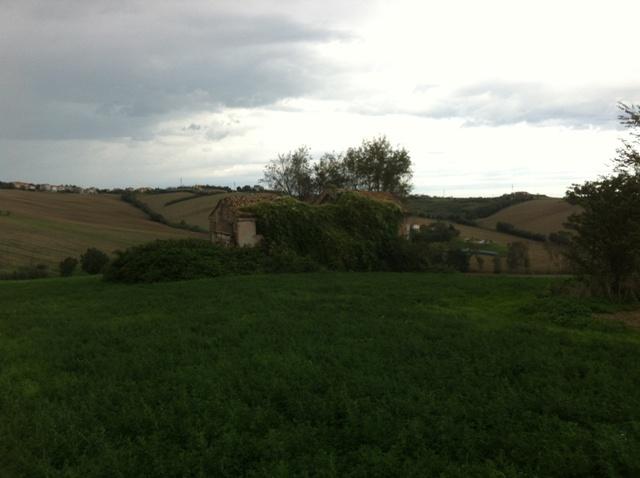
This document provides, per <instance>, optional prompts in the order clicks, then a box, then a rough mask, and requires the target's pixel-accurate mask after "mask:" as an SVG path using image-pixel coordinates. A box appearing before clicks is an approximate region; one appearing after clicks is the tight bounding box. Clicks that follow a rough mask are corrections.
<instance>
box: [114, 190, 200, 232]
mask: <svg viewBox="0 0 640 478" xmlns="http://www.w3.org/2000/svg"><path fill="white" fill-rule="evenodd" d="M120 197H121V199H122V200H123V201H125V202H127V203H129V204H131V205H132V206H135V207H137V208H138V209H140V210H141V211H142V212H144V213H145V214H146V215H147V216H148V217H149V219H151V220H152V221H155V222H159V223H161V224H164V225H166V226H170V227H175V228H178V229H186V230H187V231H193V232H207V230H206V229H203V228H201V227H200V226H194V225H191V224H187V223H186V222H185V221H181V222H171V221H169V220H168V219H167V218H165V217H164V216H163V215H162V214H160V213H158V212H156V211H154V210H153V209H151V208H150V207H149V206H148V205H147V204H145V203H144V202H142V201H140V200H139V199H138V197H137V195H136V193H135V192H133V191H123V192H122V194H121V195H120Z"/></svg>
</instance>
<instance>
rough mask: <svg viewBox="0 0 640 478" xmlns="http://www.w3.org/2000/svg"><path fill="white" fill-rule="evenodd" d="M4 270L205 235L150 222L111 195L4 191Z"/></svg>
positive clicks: (0, 194)
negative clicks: (92, 250) (90, 251)
mask: <svg viewBox="0 0 640 478" xmlns="http://www.w3.org/2000/svg"><path fill="white" fill-rule="evenodd" d="M0 210H2V211H3V212H4V213H6V212H7V211H8V212H9V215H5V214H3V215H0V270H4V271H7V270H13V269H15V268H16V267H19V266H24V265H30V264H39V263H43V264H47V265H49V266H50V267H53V268H54V267H56V266H57V263H58V262H59V261H60V260H62V259H64V258H65V257H68V256H72V257H78V256H79V255H80V254H81V253H82V252H84V251H85V250H86V249H87V248H88V247H97V248H99V249H102V250H104V251H105V252H109V253H112V252H113V251H114V250H116V249H124V248H126V247H129V246H132V245H134V244H139V243H143V242H147V241H152V240H155V239H169V238H187V237H200V238H206V237H207V235H206V234H198V233H193V232H189V231H184V230H180V229H175V228H171V227H168V226H165V225H163V224H159V223H157V222H153V221H151V220H149V219H148V218H147V217H146V216H145V214H144V213H142V212H141V211H139V210H138V209H136V208H134V207H133V206H131V205H129V204H127V203H125V202H123V201H121V200H120V198H119V196H117V195H111V194H98V195H80V194H61V193H45V192H27V191H14V190H0Z"/></svg>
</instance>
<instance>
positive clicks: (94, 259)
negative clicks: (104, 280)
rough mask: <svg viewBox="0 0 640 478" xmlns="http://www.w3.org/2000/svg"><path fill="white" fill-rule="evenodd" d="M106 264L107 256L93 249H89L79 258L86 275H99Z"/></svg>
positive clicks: (107, 261)
mask: <svg viewBox="0 0 640 478" xmlns="http://www.w3.org/2000/svg"><path fill="white" fill-rule="evenodd" d="M108 263H109V256H108V255H107V254H105V253H104V252H102V251H101V250H100V249H96V248H95V247H90V248H89V249H87V251H86V252H85V253H84V254H82V255H81V256H80V264H81V265H82V270H83V271H85V272H86V273H87V274H92V275H93V274H100V273H101V272H102V271H103V270H104V268H105V267H106V265H107V264H108Z"/></svg>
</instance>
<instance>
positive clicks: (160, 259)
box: [104, 239, 267, 282]
mask: <svg viewBox="0 0 640 478" xmlns="http://www.w3.org/2000/svg"><path fill="white" fill-rule="evenodd" d="M266 262H267V261H266V256H265V254H264V251H263V250H262V249H261V248H231V247H225V246H221V245H217V244H211V243H210V242H208V241H204V240H200V239H180V240H164V241H162V240H159V241H154V242H150V243H147V244H142V245H139V246H134V247H131V248H129V249H127V250H126V251H124V252H121V251H117V252H116V258H115V259H114V260H113V261H112V262H111V264H109V267H107V269H106V270H105V274H104V278H105V279H106V280H109V281H116V282H162V281H175V280H187V279H200V278H205V277H216V276H219V275H223V274H231V273H238V274H248V273H254V272H262V271H265V270H266Z"/></svg>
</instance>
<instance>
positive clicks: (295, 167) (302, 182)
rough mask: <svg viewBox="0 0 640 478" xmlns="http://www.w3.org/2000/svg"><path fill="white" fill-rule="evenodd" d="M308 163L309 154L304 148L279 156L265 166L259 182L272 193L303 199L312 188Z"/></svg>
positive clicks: (308, 194) (310, 170)
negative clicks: (272, 191) (271, 190)
mask: <svg viewBox="0 0 640 478" xmlns="http://www.w3.org/2000/svg"><path fill="white" fill-rule="evenodd" d="M310 161H311V153H310V151H309V148H307V147H306V146H301V147H299V148H298V149H296V150H295V151H289V152H288V153H286V154H279V155H278V157H277V158H275V159H272V160H271V161H269V163H268V164H267V165H266V166H265V168H264V177H263V179H262V181H261V182H263V183H265V184H267V186H268V187H269V188H270V189H273V190H274V191H278V192H281V193H284V194H288V195H289V196H294V197H297V198H299V199H305V198H307V197H309V196H310V195H311V193H312V186H313V180H312V176H311V173H312V169H311V165H310Z"/></svg>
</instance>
